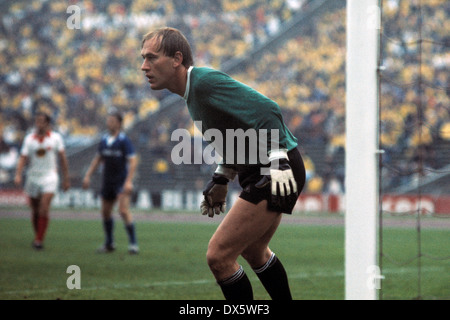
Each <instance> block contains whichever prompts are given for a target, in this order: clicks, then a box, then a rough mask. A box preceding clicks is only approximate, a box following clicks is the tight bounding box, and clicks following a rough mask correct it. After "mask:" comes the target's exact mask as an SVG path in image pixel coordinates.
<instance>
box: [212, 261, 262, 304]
mask: <svg viewBox="0 0 450 320" xmlns="http://www.w3.org/2000/svg"><path fill="white" fill-rule="evenodd" d="M217 283H218V284H219V286H220V288H221V289H222V292H223V295H224V297H225V299H226V300H253V289H252V285H251V283H250V280H248V277H247V275H246V274H245V272H244V269H243V268H242V266H241V267H240V268H239V270H238V271H236V272H235V273H234V274H233V275H232V276H231V277H229V278H228V279H225V280H223V281H219V282H217Z"/></svg>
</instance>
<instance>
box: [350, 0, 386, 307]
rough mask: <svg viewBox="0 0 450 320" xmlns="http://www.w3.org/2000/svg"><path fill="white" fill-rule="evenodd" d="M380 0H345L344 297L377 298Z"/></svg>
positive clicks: (353, 298)
mask: <svg viewBox="0 0 450 320" xmlns="http://www.w3.org/2000/svg"><path fill="white" fill-rule="evenodd" d="M379 26H380V8H379V6H378V0H347V57H346V159H345V168H346V170H345V175H346V177H345V180H346V181H345V186H346V213H345V298H346V299H347V300H375V299H377V298H378V294H377V290H378V289H379V286H378V285H377V284H379V281H378V280H379V278H381V276H380V274H379V268H378V262H377V260H378V259H377V252H378V251H377V242H378V241H377V236H378V231H377V230H378V226H377V224H378V219H377V214H378V150H377V149H378V89H377V88H378V73H377V65H378V53H379V50H378V47H379Z"/></svg>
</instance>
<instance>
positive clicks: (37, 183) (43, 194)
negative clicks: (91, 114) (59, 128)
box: [14, 113, 70, 250]
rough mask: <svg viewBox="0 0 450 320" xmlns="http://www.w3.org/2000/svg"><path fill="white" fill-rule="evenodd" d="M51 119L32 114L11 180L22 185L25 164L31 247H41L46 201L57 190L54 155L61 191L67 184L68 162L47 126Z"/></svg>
mask: <svg viewBox="0 0 450 320" xmlns="http://www.w3.org/2000/svg"><path fill="white" fill-rule="evenodd" d="M50 123H51V118H50V116H48V115H47V114H45V113H38V114H37V115H36V117H35V129H34V131H33V132H31V133H30V134H28V135H27V136H26V137H25V139H24V141H23V145H22V149H21V152H20V158H19V162H18V164H17V168H16V175H15V179H14V182H15V184H16V185H17V186H21V185H22V173H23V169H24V168H25V166H26V165H27V172H26V182H25V192H26V193H27V194H28V197H29V204H30V207H31V220H32V223H33V229H34V233H35V238H34V241H33V248H35V249H38V250H39V249H42V248H43V245H42V243H43V241H44V237H45V232H46V231H47V227H48V222H49V211H50V204H51V201H52V199H53V196H54V194H55V192H56V191H57V189H58V184H59V176H58V164H57V162H58V158H59V160H60V163H61V169H62V173H63V190H64V191H66V190H68V189H69V187H70V180H69V165H68V161H67V158H66V154H65V151H64V142H63V139H62V137H61V135H60V134H59V133H57V132H54V131H52V130H51V128H50Z"/></svg>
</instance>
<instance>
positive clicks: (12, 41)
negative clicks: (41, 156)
mask: <svg viewBox="0 0 450 320" xmlns="http://www.w3.org/2000/svg"><path fill="white" fill-rule="evenodd" d="M384 2H385V3H386V4H387V5H386V7H385V8H384V12H385V13H384V14H385V17H384V19H385V27H384V28H385V30H384V31H385V34H387V35H388V38H389V39H390V40H391V41H387V39H385V40H386V41H384V42H383V45H384V48H383V49H384V52H385V56H384V57H383V65H384V66H385V67H386V70H387V71H386V73H385V74H384V76H385V78H386V79H389V82H385V83H384V84H383V86H382V88H381V90H382V101H381V103H382V104H383V105H384V106H392V107H388V108H385V109H383V113H382V114H381V137H380V138H381V143H382V147H383V149H385V150H386V157H385V159H386V160H385V161H387V162H388V164H391V165H392V166H396V167H402V166H410V165H414V159H415V158H417V152H422V153H423V154H426V155H427V157H426V166H428V167H430V168H433V169H438V168H442V167H444V166H445V165H447V164H448V159H449V150H450V148H449V146H450V137H449V126H450V116H449V105H450V103H449V89H448V88H449V86H448V83H449V77H450V75H449V74H448V72H447V70H448V65H449V63H450V62H449V60H448V59H449V56H448V42H449V39H450V38H449V36H448V34H447V33H446V30H448V29H449V26H448V24H449V21H450V19H449V14H450V9H449V4H448V2H446V1H445V0H432V1H431V0H430V1H424V5H423V6H424V8H425V10H424V12H425V13H426V21H427V25H426V28H425V30H426V34H425V35H424V38H429V39H433V40H435V41H439V42H442V43H444V44H446V45H444V46H437V45H432V44H428V45H427V44H424V50H425V53H424V62H425V63H424V67H423V70H422V71H423V75H424V79H425V81H427V84H429V85H428V86H427V88H426V89H425V90H426V97H427V99H426V101H423V104H424V105H426V106H427V111H426V113H425V114H424V115H423V116H424V123H426V126H423V133H424V134H422V136H421V140H420V139H419V138H418V135H417V131H416V132H415V131H414V130H412V129H411V128H413V124H414V123H415V122H416V121H417V119H415V118H414V115H415V111H416V108H415V106H416V104H417V88H416V87H415V86H413V85H404V84H410V83H414V81H415V80H416V78H417V65H418V60H417V48H416V46H414V45H413V44H411V43H410V42H411V39H414V36H415V33H414V32H415V31H414V30H415V26H416V24H417V21H415V20H414V15H413V13H414V10H415V9H414V5H410V4H409V2H408V1H405V0H389V1H384ZM70 4H74V5H78V6H80V7H81V9H82V23H81V29H79V30H71V29H68V28H67V27H66V19H67V17H68V16H69V14H67V13H66V9H67V4H65V3H63V2H59V1H50V0H48V1H38V0H33V1H32V2H31V5H29V4H28V3H26V2H24V1H17V2H14V1H6V2H4V3H3V4H2V5H0V8H1V9H2V13H1V14H0V17H1V19H0V32H1V34H2V37H1V39H0V65H2V70H1V71H0V80H1V82H0V110H1V115H0V123H1V126H0V132H2V133H3V134H2V135H0V136H2V149H1V150H2V157H3V158H5V159H7V160H3V161H0V165H2V163H4V162H5V163H7V165H2V167H1V170H2V174H1V175H0V178H2V179H1V180H0V183H2V185H4V186H11V183H10V179H8V172H10V170H11V167H13V166H11V165H10V163H11V162H14V156H15V155H14V150H17V148H18V147H19V146H20V143H21V140H22V138H23V135H24V133H25V130H26V129H27V128H28V126H29V124H30V120H31V117H32V115H33V113H34V112H35V111H36V110H38V109H47V110H50V111H51V112H52V113H53V114H54V117H55V119H57V120H56V123H55V125H56V127H57V129H58V130H59V131H60V132H62V133H63V134H64V136H65V138H66V143H67V145H68V155H69V160H70V162H71V169H72V172H73V176H72V180H73V185H74V186H76V185H78V184H80V182H81V177H82V173H83V172H84V171H85V169H86V166H87V165H88V161H89V160H88V159H91V157H92V153H93V152H95V149H96V146H95V142H96V139H97V138H98V136H99V134H101V132H102V131H103V130H104V124H103V122H104V116H105V114H106V111H107V109H108V108H109V107H110V106H112V105H114V106H116V107H118V108H120V109H122V110H124V111H125V112H126V118H125V124H126V127H127V130H128V132H129V134H130V136H131V137H132V139H133V141H134V142H135V144H136V146H137V148H138V153H139V159H140V166H139V170H140V171H139V175H138V177H139V178H138V181H137V184H138V186H139V187H142V188H147V189H148V190H150V191H151V192H158V190H161V188H165V187H167V188H173V187H174V186H178V188H181V189H189V188H192V185H195V187H196V188H198V189H201V187H202V185H203V182H204V180H206V179H207V178H208V177H209V174H210V172H211V170H213V168H210V167H209V166H207V165H195V164H192V165H189V166H184V168H183V169H180V167H179V166H176V165H174V164H173V163H172V162H171V161H170V152H171V150H172V148H173V146H174V144H175V143H176V142H173V141H171V140H170V135H171V133H172V132H173V130H175V129H177V128H188V129H189V130H191V131H193V123H192V122H191V120H190V118H189V115H188V113H187V110H186V108H185V107H184V103H183V102H182V101H181V99H179V98H177V97H174V96H173V95H171V94H169V93H168V92H166V91H162V92H152V91H151V90H149V88H148V84H147V83H146V82H145V79H144V77H142V75H141V73H140V72H139V67H140V63H141V61H140V56H139V54H138V52H139V49H140V38H141V36H142V35H143V34H144V33H145V32H147V31H148V30H149V29H151V28H154V27H157V26H162V25H169V26H173V27H177V28H179V29H181V30H182V31H183V32H184V33H185V34H186V35H187V37H188V39H189V40H190V41H191V42H192V43H193V44H194V48H193V50H194V53H195V64H196V65H198V66H212V67H214V68H220V69H222V70H224V71H226V72H229V73H230V74H231V75H232V76H234V77H236V78H237V79H239V80H240V81H242V82H244V83H247V84H249V85H251V86H253V87H255V88H256V89H257V90H259V91H261V92H262V93H264V94H266V95H267V96H269V97H270V98H272V99H274V100H275V101H277V102H278V103H279V104H280V106H281V108H282V111H283V115H284V117H285V119H287V123H288V125H289V128H290V129H291V131H292V132H293V133H294V135H295V136H297V137H298V138H299V140H300V145H301V151H302V152H303V154H305V155H307V156H308V157H309V158H310V159H311V161H312V163H313V165H314V174H313V176H314V177H315V179H314V180H313V182H314V184H313V185H311V186H310V188H311V190H314V191H315V192H319V191H326V190H328V189H329V182H330V181H332V182H333V183H334V184H335V183H336V181H337V182H338V184H340V187H343V182H344V156H345V150H344V149H345V148H344V146H345V8H344V6H345V1H340V0H339V1H325V0H324V1H306V0H276V1H256V0H222V1H219V0H216V1H207V0H190V1H181V0H167V1H156V0H153V1H144V0H137V1H128V0H115V1H89V0H85V1H71V2H70ZM319 4H320V6H319ZM319 7H320V10H319V9H318V8H319ZM406 17H409V18H408V19H407V18H406ZM411 17H412V18H411ZM294 26H295V27H294ZM206 30H207V32H206ZM224 43H226V45H224ZM11 150H13V151H11ZM417 150H419V151H417ZM16 152H17V151H16ZM74 159H76V161H75V160H74ZM8 161H9V167H8ZM404 169H406V168H404ZM408 179H411V178H410V177H403V178H398V177H393V176H392V177H390V176H386V177H385V178H384V179H383V181H385V183H386V186H385V187H386V188H388V189H395V188H396V187H399V186H401V185H404V184H406V183H408V181H407V180H408ZM153 181H158V183H153ZM319 181H320V183H319ZM193 182H194V183H193Z"/></svg>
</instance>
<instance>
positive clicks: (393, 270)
mask: <svg viewBox="0 0 450 320" xmlns="http://www.w3.org/2000/svg"><path fill="white" fill-rule="evenodd" d="M136 227H137V235H138V241H139V245H140V249H141V252H140V254H139V255H136V256H130V255H128V253H127V239H126V234H125V230H124V227H123V224H122V222H121V221H120V219H119V218H116V225H115V236H116V246H117V250H116V251H115V252H113V253H111V254H97V253H95V250H96V248H98V247H99V245H101V243H102V241H103V231H102V226H101V223H100V220H98V221H95V220H94V221H93V220H64V219H53V220H51V221H50V226H49V230H48V233H47V239H46V243H45V245H46V247H45V250H44V251H41V252H36V251H34V250H33V249H32V248H31V240H32V233H31V223H30V221H29V219H11V218H0V299H1V300H10V299H15V300H22V299H65V300H66V299H67V300H69V299H98V300H100V299H107V300H110V299H131V300H142V299H149V300H178V299H187V300H202V299H206V300H209V299H223V296H222V294H221V291H220V289H219V287H218V286H217V285H216V284H215V281H214V278H213V276H212V274H211V273H210V271H209V269H208V266H207V264H206V258H205V253H206V248H207V245H208V241H209V239H210V237H211V235H212V234H213V233H214V231H215V229H216V227H217V224H211V223H209V224H204V223H193V222H187V223H185V222H148V221H147V222H144V221H138V222H137V223H136ZM449 238H450V237H449V230H448V229H442V230H440V229H427V230H422V250H423V252H425V253H427V254H429V255H435V256H448V255H449V247H450V246H449ZM416 239H417V235H416V231H415V230H413V229H399V228H386V229H385V230H384V231H383V243H384V244H383V251H384V252H386V254H387V255H389V256H393V257H395V258H396V259H398V260H399V261H400V262H402V261H406V260H408V259H409V258H411V257H414V256H415V255H416V254H417V241H416ZM271 248H272V250H273V251H274V252H275V253H276V254H277V255H278V256H279V257H280V259H281V260H282V262H283V264H284V266H285V268H286V270H287V273H288V275H289V280H290V285H291V290H292V294H293V297H294V299H297V300H300V299H308V300H316V299H344V283H345V279H344V228H343V227H342V226H305V225H293V224H286V223H283V224H282V225H281V226H280V228H279V230H278V232H277V233H276V235H275V237H274V239H273V240H272V243H271ZM385 260H386V259H383V269H382V272H383V275H384V276H385V280H383V282H382V297H383V298H384V299H412V298H415V297H416V296H417V295H418V292H419V291H418V290H419V289H418V281H417V279H418V268H417V265H418V263H417V260H414V261H412V262H411V263H408V264H406V265H397V264H394V263H391V262H389V261H385ZM239 262H240V263H241V264H242V265H243V266H244V269H245V270H246V271H247V274H248V275H249V278H250V280H251V282H252V285H253V289H254V293H255V298H256V299H260V300H265V299H269V296H268V295H267V293H266V292H265V290H264V289H263V287H262V285H261V284H260V283H259V282H258V280H257V278H256V276H255V275H254V273H253V272H252V271H251V269H250V267H249V266H248V264H247V263H246V262H245V261H244V260H240V261H239ZM70 265H77V266H79V267H80V270H81V289H79V290H77V289H72V290H69V289H68V288H67V286H66V281H67V279H68V277H70V276H71V274H69V273H67V272H66V271H67V268H68V266H70ZM449 271H450V262H449V260H434V259H429V258H425V257H424V258H422V260H421V273H420V277H421V285H420V294H421V296H422V297H423V298H425V299H449V298H450V272H449Z"/></svg>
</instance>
